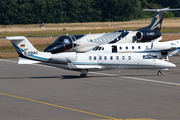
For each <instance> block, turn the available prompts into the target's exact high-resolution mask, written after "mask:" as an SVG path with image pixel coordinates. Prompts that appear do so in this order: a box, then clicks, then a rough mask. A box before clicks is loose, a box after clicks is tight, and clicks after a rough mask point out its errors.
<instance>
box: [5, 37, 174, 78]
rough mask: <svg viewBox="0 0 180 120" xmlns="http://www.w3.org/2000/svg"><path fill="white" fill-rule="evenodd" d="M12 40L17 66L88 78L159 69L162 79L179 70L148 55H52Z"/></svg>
mask: <svg viewBox="0 0 180 120" xmlns="http://www.w3.org/2000/svg"><path fill="white" fill-rule="evenodd" d="M6 40H10V41H11V43H12V44H13V46H14V47H15V49H16V51H17V53H18V54H19V61H18V64H44V65H49V66H55V67H60V68H64V69H68V70H74V71H80V72H81V73H80V75H81V77H85V76H86V75H87V73H88V71H99V70H109V69H157V70H158V72H157V75H159V76H160V75H162V72H161V71H162V70H167V69H168V68H174V67H176V65H175V64H173V63H170V62H167V61H163V60H159V59H156V58H153V57H152V58H148V57H147V56H149V54H148V53H121V54H119V53H115V54H112V53H101V54H99V53H93V52H87V53H86V52H85V53H77V52H63V53H57V54H52V53H50V52H40V51H38V50H37V49H36V48H34V46H33V45H32V44H31V43H30V42H29V41H28V40H27V39H26V37H23V36H16V37H6Z"/></svg>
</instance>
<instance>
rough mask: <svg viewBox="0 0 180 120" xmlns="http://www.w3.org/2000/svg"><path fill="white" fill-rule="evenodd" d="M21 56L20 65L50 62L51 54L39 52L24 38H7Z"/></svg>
mask: <svg viewBox="0 0 180 120" xmlns="http://www.w3.org/2000/svg"><path fill="white" fill-rule="evenodd" d="M6 40H10V41H11V43H12V44H13V46H14V48H15V49H16V51H17V53H18V54H19V64H32V63H36V62H34V61H48V60H49V59H51V53H49V52H40V51H38V50H37V49H36V48H35V47H34V46H33V45H32V44H31V43H30V42H29V41H28V40H27V39H26V37H24V36H16V37H6Z"/></svg>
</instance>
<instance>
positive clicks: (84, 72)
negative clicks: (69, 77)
mask: <svg viewBox="0 0 180 120" xmlns="http://www.w3.org/2000/svg"><path fill="white" fill-rule="evenodd" d="M87 73H88V70H81V74H80V76H81V77H86V75H87Z"/></svg>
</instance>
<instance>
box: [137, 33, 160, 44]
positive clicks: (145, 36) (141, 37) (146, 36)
mask: <svg viewBox="0 0 180 120" xmlns="http://www.w3.org/2000/svg"><path fill="white" fill-rule="evenodd" d="M161 35H162V33H161V32H159V31H154V30H148V31H138V32H137V33H136V36H135V38H136V40H137V41H141V42H149V41H151V40H154V39H156V38H158V37H160V36H161Z"/></svg>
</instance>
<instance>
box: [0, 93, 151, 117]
mask: <svg viewBox="0 0 180 120" xmlns="http://www.w3.org/2000/svg"><path fill="white" fill-rule="evenodd" d="M0 94H1V95H5V96H9V97H14V98H19V99H23V100H27V101H32V102H36V103H41V104H45V105H49V106H53V107H58V108H63V109H67V110H72V111H76V112H81V113H86V114H89V115H94V116H98V117H103V118H106V119H91V120H154V119H150V118H140V119H117V118H114V117H109V116H105V115H100V114H96V113H91V112H87V111H83V110H78V109H74V108H69V107H64V106H60V105H56V104H52V103H47V102H43V101H39V100H33V99H29V98H25V97H20V96H16V95H11V94H6V93H2V92H0ZM89 120H90V119H89Z"/></svg>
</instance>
